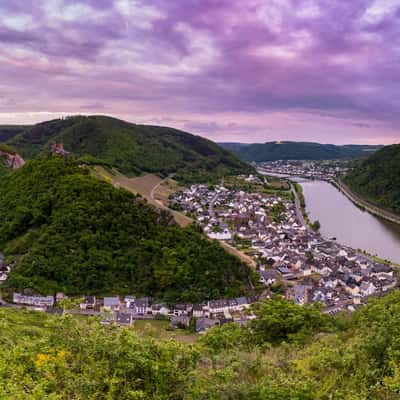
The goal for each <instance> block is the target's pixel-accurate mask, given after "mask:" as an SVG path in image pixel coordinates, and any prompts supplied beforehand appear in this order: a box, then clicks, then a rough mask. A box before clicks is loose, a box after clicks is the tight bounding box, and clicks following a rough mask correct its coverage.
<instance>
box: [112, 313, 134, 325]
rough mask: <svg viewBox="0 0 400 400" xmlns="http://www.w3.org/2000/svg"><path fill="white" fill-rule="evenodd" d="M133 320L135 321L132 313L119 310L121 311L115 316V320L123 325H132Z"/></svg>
mask: <svg viewBox="0 0 400 400" xmlns="http://www.w3.org/2000/svg"><path fill="white" fill-rule="evenodd" d="M132 321H133V319H132V314H129V313H122V312H119V313H117V316H116V318H115V322H116V323H117V324H118V325H123V326H130V325H132Z"/></svg>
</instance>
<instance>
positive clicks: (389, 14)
mask: <svg viewBox="0 0 400 400" xmlns="http://www.w3.org/2000/svg"><path fill="white" fill-rule="evenodd" d="M71 114H107V115H113V116H116V117H120V118H122V119H125V120H128V121H131V122H136V123H149V124H156V125H166V126H173V127H176V128H180V129H183V130H186V131H189V132H192V133H195V134H199V135H202V136H205V137H208V138H210V139H212V140H215V141H231V142H265V141H273V140H303V141H318V142H322V143H338V144H340V143H365V144H377V143H379V144H381V143H382V144H388V143H398V142H400V0H0V124H22V123H24V124H25V123H34V122H39V121H44V120H49V119H53V118H58V117H60V116H65V115H71Z"/></svg>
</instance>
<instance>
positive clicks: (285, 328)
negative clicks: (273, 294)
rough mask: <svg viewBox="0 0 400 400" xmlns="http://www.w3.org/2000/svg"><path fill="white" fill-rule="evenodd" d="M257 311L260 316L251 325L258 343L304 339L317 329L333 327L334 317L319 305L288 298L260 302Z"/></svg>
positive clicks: (255, 306)
mask: <svg viewBox="0 0 400 400" xmlns="http://www.w3.org/2000/svg"><path fill="white" fill-rule="evenodd" d="M253 312H254V314H255V315H256V317H257V318H255V319H253V320H252V321H251V325H250V329H251V331H252V334H253V337H254V340H255V342H256V343H258V344H263V343H266V342H268V343H280V342H283V341H289V342H290V341H303V340H305V339H307V338H309V337H310V336H311V335H312V334H314V333H315V332H318V331H322V330H330V329H332V321H331V318H330V317H328V316H326V315H323V314H321V312H320V310H319V308H318V307H317V306H315V305H305V306H303V307H299V306H297V305H296V304H294V303H293V302H291V301H288V300H285V299H284V298H279V297H278V298H276V299H275V300H274V301H269V300H267V301H265V302H262V303H256V304H255V305H254V306H253Z"/></svg>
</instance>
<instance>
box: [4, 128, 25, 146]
mask: <svg viewBox="0 0 400 400" xmlns="http://www.w3.org/2000/svg"><path fill="white" fill-rule="evenodd" d="M28 128H29V126H28V125H0V142H5V141H7V140H10V139H12V138H13V137H15V136H17V135H18V134H20V133H22V132H23V131H24V130H25V129H28Z"/></svg>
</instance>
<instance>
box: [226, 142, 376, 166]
mask: <svg viewBox="0 0 400 400" xmlns="http://www.w3.org/2000/svg"><path fill="white" fill-rule="evenodd" d="M220 145H221V146H222V147H224V148H226V149H228V150H230V151H232V152H233V153H235V154H236V155H237V156H238V157H239V158H240V159H242V160H244V161H248V162H250V161H255V162H262V161H276V160H335V159H351V158H357V157H366V156H368V155H369V154H371V152H373V151H376V150H377V149H379V148H381V147H382V146H364V145H344V146H337V145H333V144H321V143H312V142H268V143H253V144H248V145H246V144H243V143H220Z"/></svg>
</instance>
